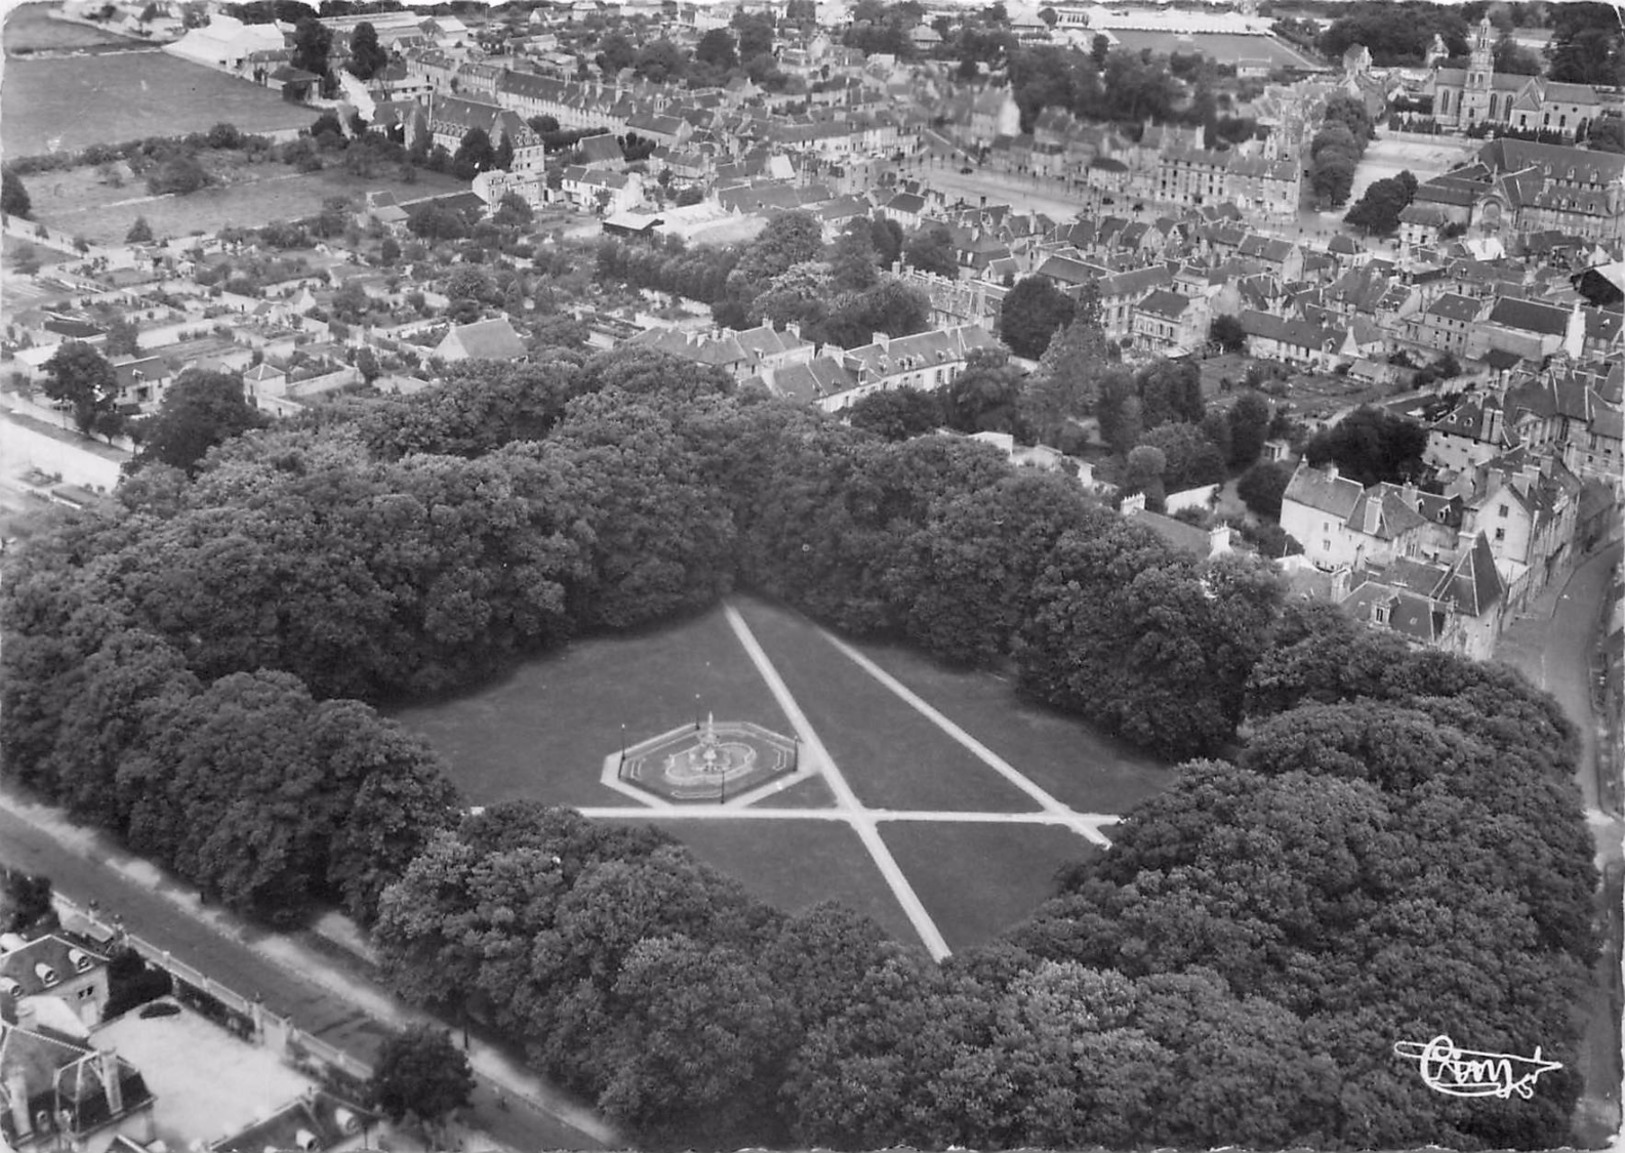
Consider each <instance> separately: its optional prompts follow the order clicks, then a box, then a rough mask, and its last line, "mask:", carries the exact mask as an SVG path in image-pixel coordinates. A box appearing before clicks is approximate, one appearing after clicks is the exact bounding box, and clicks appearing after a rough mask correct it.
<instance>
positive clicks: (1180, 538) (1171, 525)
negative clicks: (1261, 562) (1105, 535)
mask: <svg viewBox="0 0 1625 1153" xmlns="http://www.w3.org/2000/svg"><path fill="white" fill-rule="evenodd" d="M1118 511H1119V512H1121V513H1122V515H1123V519H1125V520H1132V521H1133V522H1134V523H1135V524H1137V525H1141V526H1142V527H1144V528H1148V529H1150V530H1151V531H1152V532H1154V533H1156V534H1157V535H1158V536H1159V537H1161V538H1162V540H1163V541H1164V542H1165V543H1166V544H1167V545H1168V546H1169V547H1170V548H1172V549H1173V550H1174V551H1175V552H1180V553H1184V554H1185V555H1187V556H1192V557H1195V558H1197V559H1198V560H1209V559H1211V558H1213V557H1219V556H1224V555H1225V554H1226V553H1228V552H1230V551H1231V543H1230V526H1229V525H1227V524H1219V525H1215V526H1214V527H1212V528H1198V527H1197V526H1195V525H1193V524H1187V523H1186V522H1184V521H1182V520H1179V519H1177V518H1175V517H1171V516H1164V515H1163V514H1162V513H1160V512H1148V511H1147V510H1146V507H1145V493H1143V492H1137V493H1134V494H1133V495H1131V496H1126V497H1124V498H1123V504H1122V506H1121V508H1120V509H1119V510H1118Z"/></svg>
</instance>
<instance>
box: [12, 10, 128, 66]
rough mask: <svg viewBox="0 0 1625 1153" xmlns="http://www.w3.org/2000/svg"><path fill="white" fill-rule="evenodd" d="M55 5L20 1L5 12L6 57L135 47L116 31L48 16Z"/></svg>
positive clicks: (126, 37)
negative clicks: (34, 53)
mask: <svg viewBox="0 0 1625 1153" xmlns="http://www.w3.org/2000/svg"><path fill="white" fill-rule="evenodd" d="M56 7H57V5H55V4H19V5H17V7H15V8H13V9H11V11H9V12H7V13H6V15H5V25H4V42H5V51H6V55H7V56H26V55H28V54H30V53H33V52H95V51H116V50H118V49H121V48H130V47H135V46H138V42H137V41H134V40H132V39H130V38H129V37H128V36H120V35H119V34H118V33H116V32H107V31H104V30H102V29H100V28H92V27H91V26H90V25H88V24H80V23H77V22H75V21H71V20H58V19H54V18H53V17H51V16H50V15H49V13H50V11H51V9H53V8H56Z"/></svg>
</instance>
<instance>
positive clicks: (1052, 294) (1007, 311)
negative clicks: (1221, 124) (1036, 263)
mask: <svg viewBox="0 0 1625 1153" xmlns="http://www.w3.org/2000/svg"><path fill="white" fill-rule="evenodd" d="M1076 311H1077V305H1076V304H1074V303H1073V301H1072V298H1071V297H1070V296H1067V295H1066V294H1065V293H1064V292H1062V291H1061V290H1060V289H1058V288H1056V287H1055V284H1054V282H1053V281H1051V280H1050V279H1049V278H1048V277H1041V276H1029V277H1026V278H1024V279H1022V280H1019V281H1017V282H1016V286H1015V287H1014V288H1012V289H1011V290H1010V292H1009V295H1007V296H1006V297H1005V298H1004V301H1003V302H1002V304H1001V307H1000V311H999V336H1000V337H1001V338H1002V339H1003V340H1004V342H1005V343H1006V344H1008V345H1009V346H1010V351H1011V352H1013V353H1015V354H1016V355H1017V356H1024V357H1027V358H1028V359H1029V360H1037V359H1038V358H1039V357H1041V356H1043V355H1044V350H1045V349H1047V348H1048V347H1049V342H1050V337H1052V336H1054V335H1055V333H1056V331H1057V330H1058V329H1062V328H1065V327H1066V326H1067V325H1069V324H1071V323H1072V317H1073V314H1074V313H1075V312H1076Z"/></svg>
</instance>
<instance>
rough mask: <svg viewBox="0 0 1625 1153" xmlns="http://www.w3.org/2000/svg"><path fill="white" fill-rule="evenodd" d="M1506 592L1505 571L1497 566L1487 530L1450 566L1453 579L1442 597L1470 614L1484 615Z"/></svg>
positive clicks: (1467, 614) (1478, 535) (1451, 578)
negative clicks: (1503, 578) (1502, 577)
mask: <svg viewBox="0 0 1625 1153" xmlns="http://www.w3.org/2000/svg"><path fill="white" fill-rule="evenodd" d="M1505 592H1506V585H1505V584H1504V583H1503V582H1502V580H1501V574H1500V573H1498V572H1496V570H1495V554H1494V553H1493V552H1492V551H1490V545H1489V541H1488V540H1487V539H1486V538H1485V536H1484V534H1483V533H1478V534H1477V535H1476V536H1474V538H1473V543H1472V546H1471V547H1470V548H1468V549H1465V550H1464V551H1463V552H1462V554H1461V557H1460V559H1458V560H1457V561H1456V563H1455V564H1453V565H1452V566H1451V567H1450V576H1449V583H1448V584H1447V586H1446V588H1445V591H1444V593H1443V595H1442V596H1441V598H1440V599H1442V600H1447V601H1449V602H1451V603H1453V604H1454V605H1455V608H1456V611H1457V612H1459V613H1463V614H1465V615H1466V616H1470V617H1478V616H1483V615H1484V614H1485V613H1487V612H1489V611H1490V609H1492V608H1494V607H1495V606H1496V605H1497V604H1499V603H1500V601H1501V597H1502V595H1503V594H1504V593H1505Z"/></svg>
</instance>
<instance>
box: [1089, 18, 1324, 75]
mask: <svg viewBox="0 0 1625 1153" xmlns="http://www.w3.org/2000/svg"><path fill="white" fill-rule="evenodd" d="M1107 31H1109V32H1110V33H1111V34H1112V36H1113V37H1115V38H1116V40H1117V42H1118V43H1119V44H1121V45H1122V46H1123V47H1124V48H1126V49H1128V50H1129V51H1130V52H1139V51H1141V50H1143V49H1146V48H1149V49H1151V51H1152V52H1155V53H1157V54H1159V55H1163V54H1166V55H1170V56H1171V55H1174V54H1175V53H1178V54H1180V55H1183V56H1189V55H1191V54H1192V53H1193V52H1201V53H1203V54H1204V55H1206V56H1207V57H1209V58H1210V59H1212V60H1214V61H1216V62H1218V63H1220V64H1241V63H1254V62H1263V63H1266V64H1267V65H1268V66H1269V67H1270V68H1314V69H1319V68H1324V67H1325V65H1323V64H1321V63H1319V62H1318V61H1315V60H1311V59H1310V58H1309V57H1308V56H1306V55H1304V54H1303V53H1302V52H1301V51H1299V50H1298V49H1296V48H1294V47H1293V46H1292V45H1290V44H1288V43H1287V42H1286V41H1284V40H1277V39H1276V38H1275V37H1273V36H1248V35H1244V34H1242V33H1239V32H1198V33H1194V34H1183V33H1179V32H1161V31H1154V30H1151V29H1140V28H1110V29H1107Z"/></svg>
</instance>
